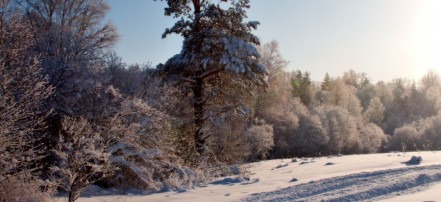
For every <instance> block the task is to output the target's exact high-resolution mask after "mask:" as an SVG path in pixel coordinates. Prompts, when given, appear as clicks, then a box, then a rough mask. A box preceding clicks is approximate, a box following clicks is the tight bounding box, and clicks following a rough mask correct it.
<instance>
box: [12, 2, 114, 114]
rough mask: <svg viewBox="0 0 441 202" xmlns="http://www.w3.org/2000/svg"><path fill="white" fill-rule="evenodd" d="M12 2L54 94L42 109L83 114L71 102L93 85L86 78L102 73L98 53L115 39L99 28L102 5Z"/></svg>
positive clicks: (108, 28) (107, 26) (110, 30)
mask: <svg viewBox="0 0 441 202" xmlns="http://www.w3.org/2000/svg"><path fill="white" fill-rule="evenodd" d="M18 2H20V4H21V5H22V6H23V7H24V12H25V15H26V18H27V21H28V23H29V26H30V29H31V31H32V34H33V38H32V39H33V41H32V42H33V43H32V52H33V54H35V55H37V56H39V59H40V65H41V67H42V70H43V73H44V74H45V75H48V78H49V80H48V81H49V83H50V84H51V85H52V86H53V87H54V88H55V93H54V95H53V96H52V97H51V102H50V103H48V104H49V105H50V106H51V107H53V108H54V109H55V112H56V113H57V114H59V115H63V114H68V115H73V114H75V115H79V114H81V113H83V112H82V111H83V109H81V106H74V105H75V104H76V103H77V100H76V98H79V97H81V94H82V92H84V91H87V90H88V89H90V86H91V85H93V84H94V83H96V81H94V80H95V79H96V77H93V76H91V75H93V74H95V73H97V72H99V71H102V68H103V67H104V64H103V63H104V62H103V61H102V59H101V58H102V54H103V50H104V49H106V48H109V47H111V46H112V45H113V44H114V43H115V41H116V39H117V37H118V35H117V32H116V28H115V27H114V26H113V25H111V24H110V23H103V22H102V21H103V19H104V17H105V14H106V11H107V10H108V9H109V6H108V5H107V3H105V2H104V1H103V0H45V1H41V0H18ZM84 104H87V103H84Z"/></svg>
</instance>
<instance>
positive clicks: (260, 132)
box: [245, 120, 274, 160]
mask: <svg viewBox="0 0 441 202" xmlns="http://www.w3.org/2000/svg"><path fill="white" fill-rule="evenodd" d="M254 122H255V124H254V125H253V126H251V127H250V128H248V129H247V131H246V133H245V135H246V137H247V141H248V143H249V149H250V156H249V157H248V158H249V159H251V160H256V159H266V158H267V156H268V155H269V151H270V150H271V149H272V147H273V146H274V131H273V127H272V126H271V125H269V124H266V123H265V122H264V121H263V120H255V121H254Z"/></svg>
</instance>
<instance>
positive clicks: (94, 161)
mask: <svg viewBox="0 0 441 202" xmlns="http://www.w3.org/2000/svg"><path fill="white" fill-rule="evenodd" d="M99 132H100V131H96V130H95V129H94V128H93V127H92V126H91V125H90V123H88V121H87V120H86V119H83V118H81V119H78V120H75V119H74V118H70V117H67V118H65V119H64V120H63V123H62V131H61V133H62V134H63V136H62V137H61V138H60V139H59V141H58V144H57V145H56V146H55V149H53V152H54V153H55V156H56V163H55V165H54V166H53V167H52V176H53V180H54V182H56V185H58V186H59V187H61V188H62V189H64V190H65V191H67V192H68V200H69V202H73V201H75V200H76V199H78V197H79V196H80V194H81V193H82V192H83V191H85V190H87V189H88V187H89V186H90V185H91V184H93V183H94V182H96V181H97V180H100V179H102V178H104V177H106V175H109V174H111V173H112V172H114V171H115V168H114V167H113V166H112V164H111V161H109V158H108V157H109V155H110V154H109V153H108V152H106V151H107V148H108V146H109V145H106V141H105V140H104V139H103V136H101V135H100V134H99Z"/></svg>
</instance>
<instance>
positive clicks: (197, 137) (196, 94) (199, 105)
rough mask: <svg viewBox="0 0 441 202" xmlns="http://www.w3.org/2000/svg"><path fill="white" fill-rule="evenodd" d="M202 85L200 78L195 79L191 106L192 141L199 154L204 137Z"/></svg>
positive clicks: (202, 150)
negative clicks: (192, 121) (192, 119)
mask: <svg viewBox="0 0 441 202" xmlns="http://www.w3.org/2000/svg"><path fill="white" fill-rule="evenodd" d="M203 95H204V86H203V81H202V79H197V80H196V84H195V86H194V87H193V108H194V124H195V133H194V142H195V148H196V151H197V152H198V153H199V154H202V153H204V151H205V138H204V132H203V131H202V127H203V126H204V122H205V120H204V100H203Z"/></svg>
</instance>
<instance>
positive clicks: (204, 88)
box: [158, 0, 267, 154]
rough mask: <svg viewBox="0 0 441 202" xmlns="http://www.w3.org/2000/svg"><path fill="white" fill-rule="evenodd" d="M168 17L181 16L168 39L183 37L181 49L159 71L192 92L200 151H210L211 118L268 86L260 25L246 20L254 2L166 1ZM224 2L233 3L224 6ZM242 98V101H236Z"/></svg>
mask: <svg viewBox="0 0 441 202" xmlns="http://www.w3.org/2000/svg"><path fill="white" fill-rule="evenodd" d="M166 1H167V5H168V7H166V8H165V15H167V16H173V17H174V18H179V17H181V19H180V20H179V21H178V22H176V24H175V25H174V26H173V27H171V28H170V29H166V31H165V33H164V35H163V38H165V37H166V36H167V35H169V34H172V33H175V34H180V35H182V37H183V38H184V42H183V47H182V50H181V53H179V54H177V55H175V56H173V57H172V58H170V59H169V60H168V61H167V63H166V64H165V65H160V66H159V68H158V69H159V70H161V71H163V72H165V74H166V75H167V77H168V78H169V79H170V80H175V79H178V80H179V81H180V82H181V83H184V85H183V86H186V87H188V88H187V89H189V90H190V93H191V94H192V98H193V99H192V101H191V102H192V107H193V113H194V117H193V122H194V142H195V148H196V151H197V152H198V153H200V154H202V153H204V151H205V142H206V139H207V138H208V137H209V136H210V133H209V131H208V130H206V129H204V127H207V126H206V124H205V123H206V121H207V120H208V119H210V120H213V119H211V117H213V116H216V115H219V114H222V113H226V112H231V111H234V110H233V109H235V108H238V107H241V106H240V103H241V100H240V96H238V95H240V94H242V93H245V92H247V91H248V92H249V89H250V88H251V87H254V86H255V85H265V84H266V82H265V75H266V74H267V70H266V68H265V66H263V65H261V64H260V63H259V62H258V58H259V54H258V51H257V49H256V45H258V44H259V39H258V38H257V37H256V36H254V35H253V34H252V33H251V31H252V30H253V29H256V28H257V25H258V24H259V23H258V22H256V21H251V22H244V20H245V19H246V18H247V16H246V9H248V8H249V7H250V6H249V0H233V1H228V0H221V1H219V2H218V3H217V4H216V3H214V2H213V1H206V0H193V1H181V0H166ZM223 2H231V6H230V7H229V8H225V6H224V5H221V4H223ZM235 98H237V99H235Z"/></svg>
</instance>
